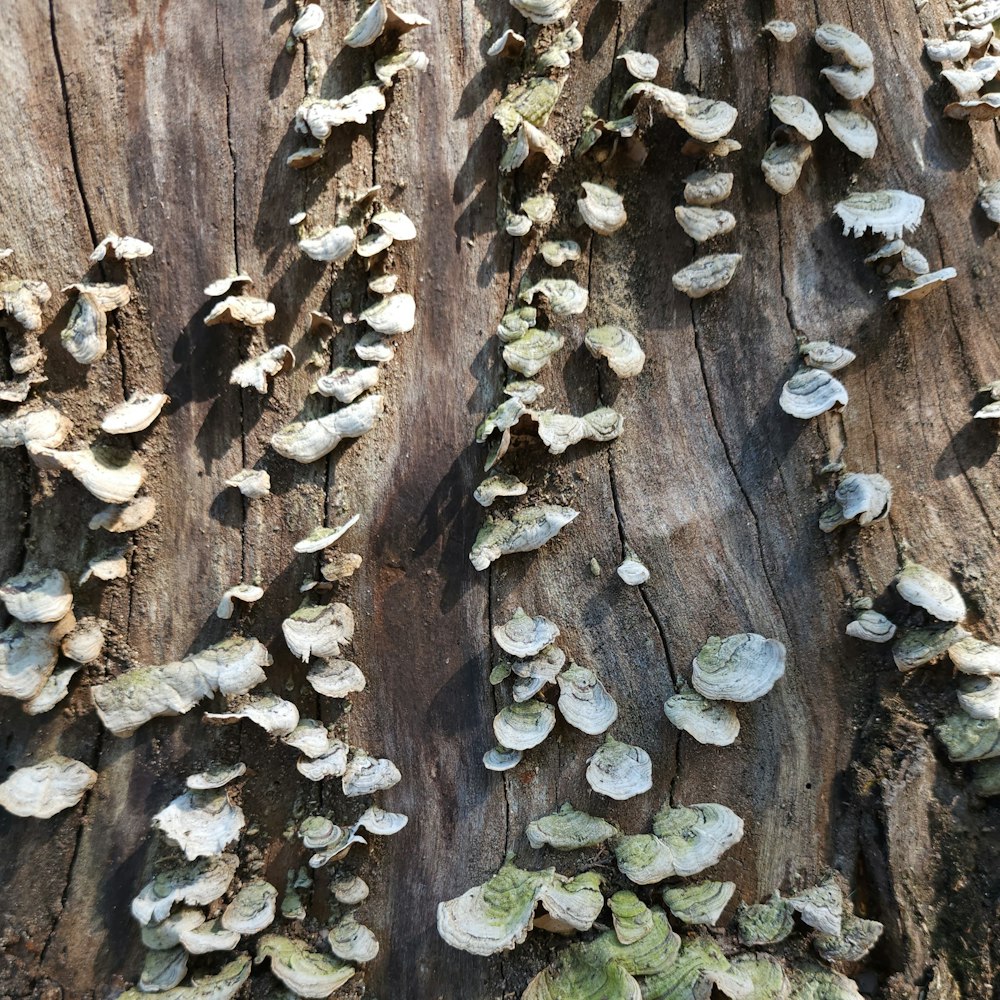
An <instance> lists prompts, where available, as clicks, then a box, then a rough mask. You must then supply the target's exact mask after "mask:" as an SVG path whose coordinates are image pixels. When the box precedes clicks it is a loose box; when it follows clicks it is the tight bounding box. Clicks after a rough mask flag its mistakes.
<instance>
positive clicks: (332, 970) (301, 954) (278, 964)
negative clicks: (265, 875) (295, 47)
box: [254, 0, 381, 998]
mask: <svg viewBox="0 0 1000 1000" xmlns="http://www.w3.org/2000/svg"><path fill="white" fill-rule="evenodd" d="M375 2H376V3H380V2H381V0H375ZM265 959H270V960H271V972H272V973H273V975H274V976H275V978H277V979H278V980H280V981H281V982H282V983H283V984H284V985H285V986H287V987H288V989H289V990H290V991H291V992H292V993H293V994H294V995H295V996H297V997H314V998H315V997H328V996H330V995H331V994H332V993H334V992H335V991H336V990H338V989H340V987H341V986H343V985H344V983H346V982H347V981H348V980H349V979H351V978H353V976H354V973H355V971H356V970H355V968H354V966H353V965H349V964H348V963H346V962H342V961H340V960H339V959H336V958H332V957H331V956H329V955H324V954H322V953H321V952H318V951H313V950H312V949H311V948H310V947H309V946H308V945H307V944H306V943H305V942H304V941H299V940H298V939H296V938H289V937H284V936H283V935H281V934H265V935H264V936H263V937H262V938H261V939H260V940H259V941H258V942H257V957H256V958H255V959H254V964H256V965H259V964H260V963H261V962H263V961H264V960H265Z"/></svg>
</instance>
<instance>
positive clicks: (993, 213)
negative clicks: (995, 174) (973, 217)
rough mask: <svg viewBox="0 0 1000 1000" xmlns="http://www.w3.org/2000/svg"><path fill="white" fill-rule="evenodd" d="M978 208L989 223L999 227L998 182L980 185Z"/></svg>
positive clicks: (999, 197) (999, 195)
mask: <svg viewBox="0 0 1000 1000" xmlns="http://www.w3.org/2000/svg"><path fill="white" fill-rule="evenodd" d="M979 207H980V208H981V209H982V210H983V214H984V215H985V216H986V218H987V219H989V220H990V222H995V223H997V224H998V225H1000V180H996V181H990V182H989V183H981V184H980V186H979Z"/></svg>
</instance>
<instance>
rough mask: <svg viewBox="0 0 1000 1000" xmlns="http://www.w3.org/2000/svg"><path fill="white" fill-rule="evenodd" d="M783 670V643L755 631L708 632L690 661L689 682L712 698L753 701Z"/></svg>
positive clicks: (773, 683) (765, 692) (703, 694)
mask: <svg viewBox="0 0 1000 1000" xmlns="http://www.w3.org/2000/svg"><path fill="white" fill-rule="evenodd" d="M784 674H785V647H784V645H783V644H782V643H780V642H779V641H778V640H777V639H765V638H764V636H762V635H757V634H756V633H755V632H742V633H739V634H737V635H731V636H729V637H728V638H725V639H723V638H720V637H719V636H716V635H713V636H710V637H709V639H708V641H707V642H706V643H705V645H704V646H702V648H701V650H700V651H699V653H698V655H697V656H696V657H695V659H694V663H693V664H692V675H691V683H692V685H693V686H694V688H695V690H696V691H697V692H698V693H699V694H701V695H702V696H704V697H705V698H708V699H710V700H713V701H719V700H724V701H736V702H749V701H756V700H757V699H758V698H762V697H763V696H764V695H765V694H767V693H768V692H769V691H770V690H771V688H772V687H774V685H775V683H777V681H778V680H779V679H780V678H781V677H783V676H784Z"/></svg>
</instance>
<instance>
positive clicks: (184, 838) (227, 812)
mask: <svg viewBox="0 0 1000 1000" xmlns="http://www.w3.org/2000/svg"><path fill="white" fill-rule="evenodd" d="M153 825H154V826H155V827H158V828H159V829H160V830H162V831H163V833H164V834H165V836H166V837H167V838H168V839H169V840H171V841H172V842H173V843H175V844H176V845H177V846H178V847H179V848H180V849H181V850H182V851H183V853H184V856H185V857H186V858H187V859H188V861H194V860H195V859H196V858H201V857H208V856H211V855H216V854H221V853H222V852H223V851H224V850H225V849H226V848H227V847H228V846H229V845H230V844H231V843H232V842H233V841H234V840H236V839H237V838H238V837H239V835H240V831H241V830H242V829H243V827H244V826H246V819H245V817H244V815H243V810H242V809H240V807H239V806H235V805H233V803H232V802H231V801H230V800H229V795H228V794H227V793H226V792H225V791H221V792H220V791H218V790H216V789H211V790H207V791H187V792H185V793H184V794H183V795H180V796H178V797H177V798H176V799H174V800H173V801H172V802H171V803H170V804H169V805H168V806H166V807H165V808H164V809H161V810H160V811H159V812H158V813H157V814H156V815H155V816H154V817H153ZM182 943H183V942H182ZM234 943H235V942H234Z"/></svg>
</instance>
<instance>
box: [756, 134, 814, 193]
mask: <svg viewBox="0 0 1000 1000" xmlns="http://www.w3.org/2000/svg"><path fill="white" fill-rule="evenodd" d="M811 157H812V146H810V145H809V144H808V143H805V142H786V143H777V142H773V143H771V145H770V146H768V147H767V150H766V152H765V153H764V158H763V159H762V160H761V161H760V169H761V170H762V171H763V173H764V180H765V182H766V183H767V186H768V187H769V188H771V189H772V190H774V191H777V192H778V194H780V195H786V194H791V193H792V191H794V190H795V185H796V184H798V182H799V178H800V177H801V176H802V168H803V167H804V166H805V165H806V163H807V162H808V161H809V159H810V158H811Z"/></svg>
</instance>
